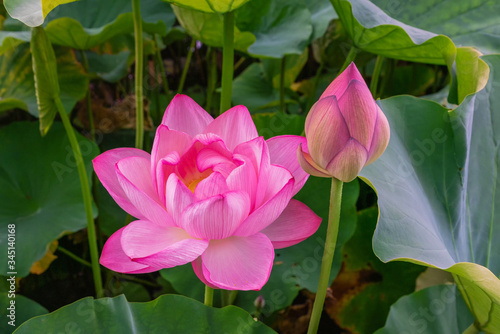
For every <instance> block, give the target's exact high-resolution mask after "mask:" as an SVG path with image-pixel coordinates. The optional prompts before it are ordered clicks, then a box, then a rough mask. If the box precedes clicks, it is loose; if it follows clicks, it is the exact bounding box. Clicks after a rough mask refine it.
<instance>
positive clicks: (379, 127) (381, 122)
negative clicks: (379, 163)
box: [365, 106, 391, 166]
mask: <svg viewBox="0 0 500 334" xmlns="http://www.w3.org/2000/svg"><path fill="white" fill-rule="evenodd" d="M377 108H378V117H377V123H375V132H374V133H373V139H372V142H371V144H370V148H369V151H368V161H367V162H366V164H365V166H366V165H369V164H371V163H372V162H374V161H375V160H377V159H378V158H380V156H381V155H382V153H384V151H385V149H386V148H387V145H388V144H389V139H390V136H391V134H390V131H391V130H390V128H389V122H388V121H387V118H386V117H385V115H384V113H383V112H382V110H381V109H380V108H379V107H378V106H377Z"/></svg>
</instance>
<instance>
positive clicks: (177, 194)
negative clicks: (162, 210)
mask: <svg viewBox="0 0 500 334" xmlns="http://www.w3.org/2000/svg"><path fill="white" fill-rule="evenodd" d="M195 200H196V198H195V196H194V194H193V193H192V192H191V190H189V189H188V188H187V187H186V185H185V184H184V183H183V182H182V181H181V180H179V178H178V177H177V175H176V174H170V176H169V177H168V181H167V184H166V191H165V204H166V207H167V211H168V212H169V213H170V214H171V215H172V217H174V221H175V222H176V223H177V225H180V223H181V214H182V211H183V210H184V209H185V208H186V207H187V206H188V205H190V204H191V203H193V202H195Z"/></svg>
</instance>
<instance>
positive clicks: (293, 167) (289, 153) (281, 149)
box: [267, 135, 309, 195]
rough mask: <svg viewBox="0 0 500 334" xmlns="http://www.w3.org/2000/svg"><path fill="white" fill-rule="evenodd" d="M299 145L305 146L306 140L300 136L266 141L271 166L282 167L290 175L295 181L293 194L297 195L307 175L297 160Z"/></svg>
mask: <svg viewBox="0 0 500 334" xmlns="http://www.w3.org/2000/svg"><path fill="white" fill-rule="evenodd" d="M299 145H303V146H307V140H306V138H305V137H301V136H291V135H286V136H277V137H272V138H269V139H268V140H267V146H268V147H269V155H270V156H271V163H272V164H273V165H278V166H282V167H284V168H285V169H287V170H288V171H289V172H290V173H292V175H293V178H294V179H295V184H294V187H293V194H294V195H295V194H297V193H298V192H299V190H300V189H302V187H303V186H304V184H305V183H306V181H307V179H308V178H309V174H307V173H306V172H305V171H304V170H303V169H302V168H301V167H300V163H299V160H298V158H297V149H298V148H299Z"/></svg>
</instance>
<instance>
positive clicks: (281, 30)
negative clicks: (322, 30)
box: [236, 0, 319, 58]
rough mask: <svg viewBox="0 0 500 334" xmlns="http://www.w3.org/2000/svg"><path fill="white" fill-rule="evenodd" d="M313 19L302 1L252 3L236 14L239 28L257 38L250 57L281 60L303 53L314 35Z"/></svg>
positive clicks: (249, 50)
mask: <svg viewBox="0 0 500 334" xmlns="http://www.w3.org/2000/svg"><path fill="white" fill-rule="evenodd" d="M311 6H312V5H311ZM311 17H312V14H311V11H310V10H309V8H308V7H307V6H306V4H305V2H304V1H302V0H272V1H268V0H252V1H250V2H249V3H247V4H246V5H245V6H243V7H241V8H240V9H238V10H237V11H236V25H237V26H238V28H240V30H242V31H250V32H252V33H253V34H254V35H255V38H256V41H255V43H253V44H252V45H251V46H250V47H249V48H248V52H249V53H250V54H252V55H255V56H259V57H271V58H282V57H283V56H284V55H286V54H298V55H300V54H302V53H303V52H304V50H305V48H306V47H307V44H308V43H309V41H310V38H311V34H312V33H313V24H312V19H311ZM318 29H319V28H318Z"/></svg>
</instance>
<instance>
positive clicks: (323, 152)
mask: <svg viewBox="0 0 500 334" xmlns="http://www.w3.org/2000/svg"><path fill="white" fill-rule="evenodd" d="M305 133H306V138H307V147H306V146H302V145H301V146H300V147H299V149H298V151H297V154H298V159H299V162H300V165H301V167H302V169H304V170H305V171H306V172H307V173H309V174H311V175H314V176H319V177H329V178H331V177H335V178H337V179H339V180H341V181H344V182H349V181H352V180H354V179H355V178H356V176H357V175H358V174H359V172H360V171H361V169H362V168H363V167H364V166H366V165H368V164H371V163H372V162H374V161H375V160H377V159H378V158H379V157H380V156H381V155H382V153H383V152H384V151H385V149H386V147H387V144H388V143H389V123H388V122H387V118H386V117H385V115H384V113H383V112H382V110H381V109H380V108H379V106H378V105H377V103H376V102H375V100H374V99H373V97H372V95H371V93H370V90H369V89H368V86H367V85H366V83H365V81H364V80H363V77H362V76H361V74H360V73H359V71H358V69H357V68H356V65H354V63H351V65H349V66H348V67H347V68H346V69H345V71H344V72H342V73H341V74H340V75H339V76H338V77H337V78H336V79H335V80H334V81H333V82H332V83H331V84H330V86H328V88H327V89H326V90H325V91H324V93H323V94H322V95H321V97H320V98H319V100H318V102H316V103H315V104H314V105H313V107H312V108H311V110H310V112H309V114H308V115H307V118H306V123H305Z"/></svg>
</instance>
